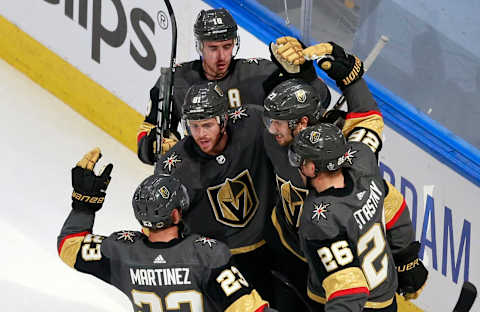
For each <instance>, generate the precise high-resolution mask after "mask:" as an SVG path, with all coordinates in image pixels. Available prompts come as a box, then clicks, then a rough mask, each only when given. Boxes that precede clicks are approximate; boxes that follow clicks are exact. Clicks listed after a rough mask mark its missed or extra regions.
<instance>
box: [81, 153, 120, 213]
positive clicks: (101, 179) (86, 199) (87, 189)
mask: <svg viewBox="0 0 480 312" xmlns="http://www.w3.org/2000/svg"><path fill="white" fill-rule="evenodd" d="M100 157H102V154H101V153H100V149H99V148H98V147H97V148H95V149H93V150H91V151H90V152H88V153H87V154H85V155H84V156H83V158H82V159H81V160H80V161H79V162H78V163H77V165H76V166H75V168H73V169H72V186H73V193H72V208H73V209H78V208H87V209H91V210H93V211H97V210H99V209H100V208H102V205H103V202H104V200H105V191H106V190H107V187H108V184H109V183H110V179H111V177H110V173H111V172H112V169H113V165H112V164H108V165H107V166H106V167H105V169H104V170H103V171H102V172H101V173H100V175H98V176H97V175H95V173H94V172H93V168H94V167H95V164H96V163H97V161H98V160H99V159H100Z"/></svg>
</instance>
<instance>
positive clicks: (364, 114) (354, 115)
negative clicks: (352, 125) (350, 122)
mask: <svg viewBox="0 0 480 312" xmlns="http://www.w3.org/2000/svg"><path fill="white" fill-rule="evenodd" d="M371 115H378V116H380V117H382V113H381V112H379V111H368V112H361V113H358V112H352V113H348V114H347V117H346V119H352V118H364V117H369V116H371Z"/></svg>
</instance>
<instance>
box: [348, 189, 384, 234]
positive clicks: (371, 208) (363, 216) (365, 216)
mask: <svg viewBox="0 0 480 312" xmlns="http://www.w3.org/2000/svg"><path fill="white" fill-rule="evenodd" d="M380 196H382V191H380V189H379V188H378V187H377V185H376V184H375V182H373V181H372V182H371V183H370V195H369V196H368V199H367V202H366V203H365V205H363V206H362V208H360V209H358V210H357V211H355V212H354V213H353V216H354V217H355V221H357V223H358V227H359V228H360V230H361V229H362V228H363V225H365V224H366V223H367V222H368V221H370V219H371V218H373V216H374V215H375V212H376V211H377V208H378V202H379V201H380Z"/></svg>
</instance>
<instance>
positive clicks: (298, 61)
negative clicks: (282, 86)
mask: <svg viewBox="0 0 480 312" xmlns="http://www.w3.org/2000/svg"><path fill="white" fill-rule="evenodd" d="M270 49H271V52H272V54H273V56H274V57H275V59H276V60H277V61H278V62H279V63H280V65H281V66H282V67H283V68H284V69H285V70H286V71H287V72H288V73H291V74H296V73H299V72H300V65H302V64H303V63H305V58H304V56H303V47H302V44H301V43H300V42H299V41H298V40H297V39H296V38H293V37H289V36H285V37H279V38H277V40H276V41H275V42H272V43H270Z"/></svg>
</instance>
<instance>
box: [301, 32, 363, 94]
mask: <svg viewBox="0 0 480 312" xmlns="http://www.w3.org/2000/svg"><path fill="white" fill-rule="evenodd" d="M303 55H304V56H305V59H307V60H318V61H317V62H318V65H319V66H320V68H322V69H323V70H324V71H325V72H326V73H327V75H328V76H329V77H330V78H332V79H333V80H335V82H336V83H337V86H338V87H339V88H340V89H341V90H342V91H343V89H345V88H346V87H347V86H349V85H350V84H352V83H353V82H355V81H357V80H358V79H360V78H361V77H362V76H363V73H364V69H363V62H362V61H361V60H360V59H359V58H358V57H356V56H355V55H352V54H348V53H346V52H345V50H344V49H343V48H342V47H341V46H339V45H337V44H336V43H334V42H328V43H319V44H316V45H314V46H311V47H308V48H306V49H304V50H303Z"/></svg>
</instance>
